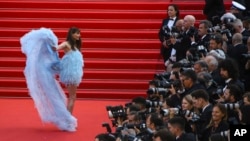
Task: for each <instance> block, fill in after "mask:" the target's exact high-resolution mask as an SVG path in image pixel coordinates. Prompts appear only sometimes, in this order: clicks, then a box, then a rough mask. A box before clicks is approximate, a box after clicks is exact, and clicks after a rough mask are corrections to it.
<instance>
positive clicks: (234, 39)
mask: <svg viewBox="0 0 250 141" xmlns="http://www.w3.org/2000/svg"><path fill="white" fill-rule="evenodd" d="M242 39H243V36H242V34H241V33H235V34H234V35H233V37H232V43H233V45H237V44H241V43H242V42H243V41H242Z"/></svg>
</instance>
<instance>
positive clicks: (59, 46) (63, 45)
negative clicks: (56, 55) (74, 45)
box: [52, 42, 67, 51]
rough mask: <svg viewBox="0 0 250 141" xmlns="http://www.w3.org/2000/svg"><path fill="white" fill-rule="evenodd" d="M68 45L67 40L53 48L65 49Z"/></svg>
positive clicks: (55, 49)
mask: <svg viewBox="0 0 250 141" xmlns="http://www.w3.org/2000/svg"><path fill="white" fill-rule="evenodd" d="M66 47H67V42H62V43H61V44H59V45H58V46H57V47H52V49H53V50H54V51H57V50H61V49H64V48H66Z"/></svg>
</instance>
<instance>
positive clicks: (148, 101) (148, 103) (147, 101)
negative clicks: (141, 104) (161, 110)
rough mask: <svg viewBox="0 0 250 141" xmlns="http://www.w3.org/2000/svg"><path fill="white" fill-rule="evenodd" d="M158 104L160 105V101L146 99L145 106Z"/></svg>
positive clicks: (157, 105) (156, 105)
mask: <svg viewBox="0 0 250 141" xmlns="http://www.w3.org/2000/svg"><path fill="white" fill-rule="evenodd" d="M159 106H162V102H160V101H150V100H146V108H150V107H159Z"/></svg>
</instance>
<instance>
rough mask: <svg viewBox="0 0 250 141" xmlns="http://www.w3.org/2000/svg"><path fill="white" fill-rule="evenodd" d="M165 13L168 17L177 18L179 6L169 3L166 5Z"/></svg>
mask: <svg viewBox="0 0 250 141" xmlns="http://www.w3.org/2000/svg"><path fill="white" fill-rule="evenodd" d="M167 13H168V16H169V17H170V18H175V17H177V18H178V17H179V15H180V11H179V8H178V6H177V5H176V4H170V5H168V11H167Z"/></svg>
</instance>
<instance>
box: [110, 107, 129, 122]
mask: <svg viewBox="0 0 250 141" xmlns="http://www.w3.org/2000/svg"><path fill="white" fill-rule="evenodd" d="M106 110H107V112H108V117H109V118H110V119H112V118H114V119H117V118H118V117H121V118H126V116H127V115H126V110H125V109H124V108H123V106H122V105H119V106H106Z"/></svg>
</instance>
